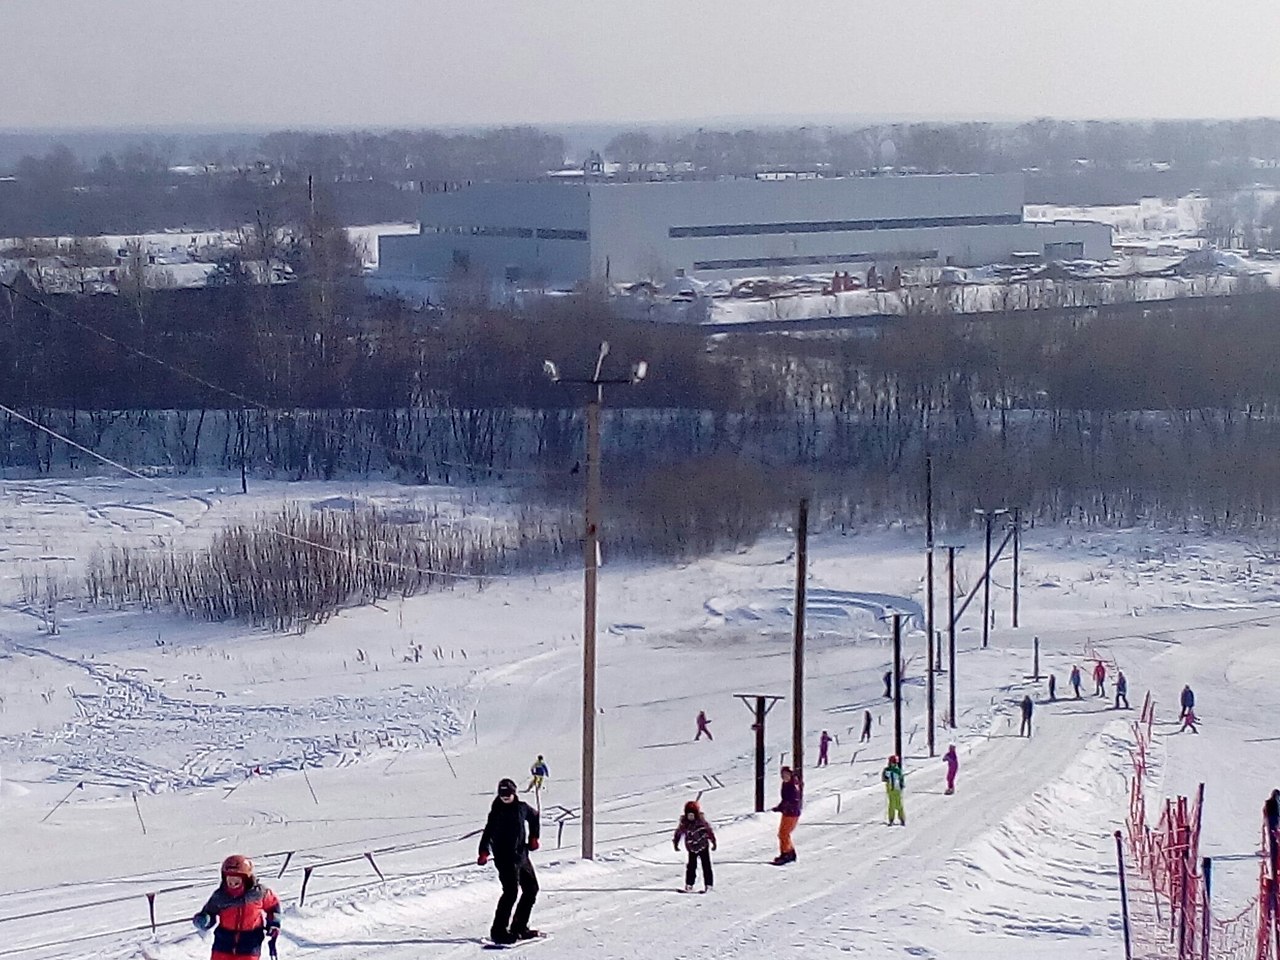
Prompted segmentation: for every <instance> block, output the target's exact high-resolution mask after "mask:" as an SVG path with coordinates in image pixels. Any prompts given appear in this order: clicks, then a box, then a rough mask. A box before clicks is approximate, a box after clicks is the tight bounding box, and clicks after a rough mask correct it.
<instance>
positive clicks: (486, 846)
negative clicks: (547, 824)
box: [480, 797, 542, 863]
mask: <svg viewBox="0 0 1280 960" xmlns="http://www.w3.org/2000/svg"><path fill="white" fill-rule="evenodd" d="M541 834H542V831H541V828H540V827H539V825H538V811H536V810H534V809H533V807H531V806H529V805H528V804H527V803H525V802H524V801H523V800H515V801H513V802H511V803H503V802H502V800H500V799H499V798H498V797H494V798H493V806H491V807H490V808H489V819H488V820H487V821H485V825H484V832H483V833H481V834H480V852H481V853H489V854H492V855H493V859H494V860H498V861H500V862H508V863H518V862H520V861H521V860H523V859H524V857H525V854H527V853H528V852H529V841H530V840H537V839H538V838H539V837H540V836H541Z"/></svg>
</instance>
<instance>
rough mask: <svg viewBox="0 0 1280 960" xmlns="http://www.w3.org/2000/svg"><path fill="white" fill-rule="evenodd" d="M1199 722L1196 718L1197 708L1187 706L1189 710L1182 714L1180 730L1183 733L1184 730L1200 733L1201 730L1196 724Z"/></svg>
mask: <svg viewBox="0 0 1280 960" xmlns="http://www.w3.org/2000/svg"><path fill="white" fill-rule="evenodd" d="M1199 722H1200V721H1198V720H1197V719H1196V712H1195V710H1194V709H1192V708H1191V707H1187V712H1186V713H1184V714H1183V715H1182V729H1181V730H1179V731H1178V732H1179V733H1182V732H1183V731H1184V730H1190V731H1191V732H1192V733H1199V732H1200V731H1199V730H1197V729H1196V724H1197V723H1199Z"/></svg>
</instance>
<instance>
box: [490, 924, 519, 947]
mask: <svg viewBox="0 0 1280 960" xmlns="http://www.w3.org/2000/svg"><path fill="white" fill-rule="evenodd" d="M489 939H490V940H492V941H493V942H494V943H502V944H507V943H515V942H516V938H515V934H512V933H510V932H508V931H506V930H499V929H498V928H497V927H493V928H492V929H491V930H490V931H489Z"/></svg>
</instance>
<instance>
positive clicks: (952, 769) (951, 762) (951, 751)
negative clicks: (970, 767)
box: [942, 743, 960, 796]
mask: <svg viewBox="0 0 1280 960" xmlns="http://www.w3.org/2000/svg"><path fill="white" fill-rule="evenodd" d="M942 759H943V760H945V761H946V762H947V795H948V796H950V795H951V794H953V793H955V792H956V773H957V772H958V771H959V769H960V758H959V757H957V756H956V745H955V744H954V743H953V744H952V745H951V746H950V747H948V748H947V752H946V755H945V756H943V758H942Z"/></svg>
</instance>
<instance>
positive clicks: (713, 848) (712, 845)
mask: <svg viewBox="0 0 1280 960" xmlns="http://www.w3.org/2000/svg"><path fill="white" fill-rule="evenodd" d="M711 849H712V850H715V849H716V845H715V843H714V841H713V842H712V844H711Z"/></svg>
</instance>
